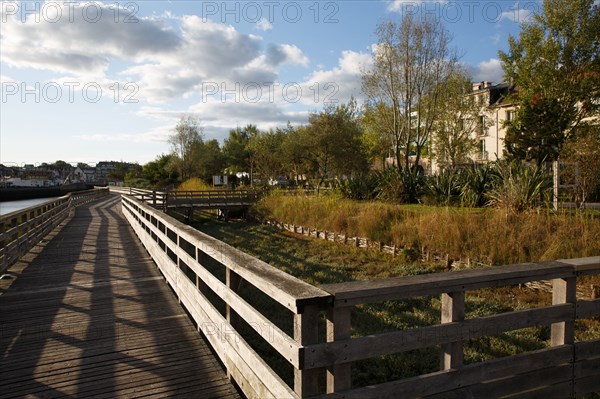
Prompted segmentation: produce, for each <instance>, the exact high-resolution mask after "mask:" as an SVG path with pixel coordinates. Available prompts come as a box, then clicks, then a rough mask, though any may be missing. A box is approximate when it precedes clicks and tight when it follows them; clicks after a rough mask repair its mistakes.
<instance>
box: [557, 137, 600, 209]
mask: <svg viewBox="0 0 600 399" xmlns="http://www.w3.org/2000/svg"><path fill="white" fill-rule="evenodd" d="M561 157H562V158H563V159H567V160H568V161H567V162H573V163H575V164H577V172H578V173H577V175H578V176H577V179H576V181H577V186H576V188H575V190H576V191H575V193H576V197H577V198H576V199H577V202H579V203H580V204H585V203H586V201H587V200H588V198H589V196H590V195H591V194H592V193H593V192H594V191H596V190H597V189H598V187H599V186H600V133H599V132H598V129H597V127H596V128H589V129H581V128H580V129H579V131H578V132H577V136H576V138H575V139H571V140H569V141H567V142H566V143H565V145H564V146H563V149H562V152H561Z"/></svg>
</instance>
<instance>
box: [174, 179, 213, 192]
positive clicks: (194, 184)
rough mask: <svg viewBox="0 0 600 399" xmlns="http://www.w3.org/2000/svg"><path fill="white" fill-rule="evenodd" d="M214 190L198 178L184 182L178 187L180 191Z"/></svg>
mask: <svg viewBox="0 0 600 399" xmlns="http://www.w3.org/2000/svg"><path fill="white" fill-rule="evenodd" d="M213 189H214V188H213V187H212V186H210V185H208V184H206V183H205V182H204V181H203V180H202V179H199V178H197V177H192V178H190V179H187V180H186V181H184V182H182V183H181V184H180V185H179V186H177V190H178V191H206V190H213Z"/></svg>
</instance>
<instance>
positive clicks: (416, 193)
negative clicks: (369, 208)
mask: <svg viewBox="0 0 600 399" xmlns="http://www.w3.org/2000/svg"><path fill="white" fill-rule="evenodd" d="M425 188H426V178H425V175H424V174H423V173H422V172H421V171H419V170H418V169H416V168H414V169H405V170H402V171H400V170H398V169H397V168H388V169H385V170H384V171H383V172H381V173H380V174H379V176H378V184H377V188H376V198H377V199H378V200H382V201H390V202H400V203H403V204H416V203H418V202H419V200H420V199H421V196H422V195H423V193H424V192H425Z"/></svg>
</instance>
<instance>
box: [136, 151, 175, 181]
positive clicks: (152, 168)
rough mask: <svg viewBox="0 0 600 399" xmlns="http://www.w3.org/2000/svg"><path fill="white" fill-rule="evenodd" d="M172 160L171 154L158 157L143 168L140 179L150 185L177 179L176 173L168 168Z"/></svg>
mask: <svg viewBox="0 0 600 399" xmlns="http://www.w3.org/2000/svg"><path fill="white" fill-rule="evenodd" d="M173 158H174V155H173V154H166V155H165V154H163V155H159V156H158V157H157V158H156V159H155V160H154V161H150V162H148V163H147V164H145V165H144V166H143V168H142V177H143V178H144V179H146V180H148V181H149V182H150V183H152V184H157V183H159V182H161V181H168V180H174V179H177V171H176V170H173V169H172V168H170V167H169V166H170V164H171V163H172V159H173Z"/></svg>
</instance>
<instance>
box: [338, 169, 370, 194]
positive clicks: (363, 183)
mask: <svg viewBox="0 0 600 399" xmlns="http://www.w3.org/2000/svg"><path fill="white" fill-rule="evenodd" d="M377 184H378V177H377V175H376V174H362V175H358V176H354V177H350V178H347V179H344V180H339V181H337V183H336V188H337V189H338V190H339V191H340V192H341V193H342V195H343V196H344V197H346V198H349V199H355V200H369V199H373V198H374V197H375V190H376V189H377Z"/></svg>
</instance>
